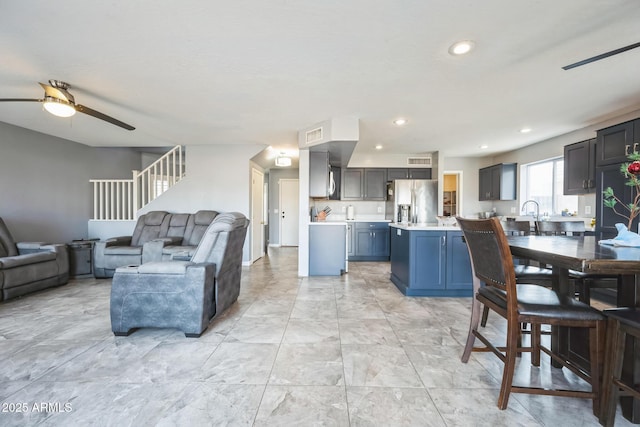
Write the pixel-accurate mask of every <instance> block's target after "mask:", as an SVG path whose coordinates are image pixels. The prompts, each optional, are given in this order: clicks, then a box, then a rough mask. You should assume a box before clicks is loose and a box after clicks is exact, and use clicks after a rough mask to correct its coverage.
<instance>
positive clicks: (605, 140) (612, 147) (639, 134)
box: [596, 119, 640, 167]
mask: <svg viewBox="0 0 640 427" xmlns="http://www.w3.org/2000/svg"><path fill="white" fill-rule="evenodd" d="M638 151H640V119H636V120H631V121H628V122H624V123H620V124H617V125H615V126H610V127H608V128H604V129H600V130H599V131H598V134H597V144H596V166H598V167H600V166H606V165H612V164H616V163H624V162H626V161H627V160H628V159H627V156H628V155H629V154H631V153H632V152H638Z"/></svg>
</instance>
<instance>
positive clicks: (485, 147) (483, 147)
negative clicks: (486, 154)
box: [480, 144, 489, 150]
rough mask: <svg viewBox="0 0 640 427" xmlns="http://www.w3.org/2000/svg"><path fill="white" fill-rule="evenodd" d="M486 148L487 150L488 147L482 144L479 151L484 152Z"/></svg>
mask: <svg viewBox="0 0 640 427" xmlns="http://www.w3.org/2000/svg"><path fill="white" fill-rule="evenodd" d="M487 148H489V146H488V145H487V144H482V145H481V146H480V149H481V150H486V149H487Z"/></svg>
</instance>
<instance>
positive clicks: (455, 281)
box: [447, 231, 472, 295]
mask: <svg viewBox="0 0 640 427" xmlns="http://www.w3.org/2000/svg"><path fill="white" fill-rule="evenodd" d="M471 274H472V273H471V260H470V258H469V250H468V249H467V244H466V242H465V241H464V236H463V235H462V231H447V289H451V290H454V289H460V290H463V291H469V292H470V290H471V280H472V275H471ZM469 295H471V294H470V293H469Z"/></svg>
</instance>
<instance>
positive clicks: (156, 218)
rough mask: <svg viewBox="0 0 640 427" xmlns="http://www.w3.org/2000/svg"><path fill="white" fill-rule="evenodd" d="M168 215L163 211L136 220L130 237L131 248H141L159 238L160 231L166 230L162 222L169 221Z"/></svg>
mask: <svg viewBox="0 0 640 427" xmlns="http://www.w3.org/2000/svg"><path fill="white" fill-rule="evenodd" d="M168 215H169V213H168V212H165V211H151V212H148V213H146V214H144V215H142V216H141V217H140V218H138V222H137V223H136V228H135V229H134V230H133V236H131V246H142V245H144V244H145V243H146V242H148V241H150V240H153V239H157V238H158V237H161V236H160V233H161V231H162V229H163V228H165V229H166V224H163V222H164V221H165V220H166V221H169V219H170V217H168Z"/></svg>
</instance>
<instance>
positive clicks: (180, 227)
mask: <svg viewBox="0 0 640 427" xmlns="http://www.w3.org/2000/svg"><path fill="white" fill-rule="evenodd" d="M190 217H191V215H189V214H175V213H174V214H171V215H169V220H168V221H163V222H162V230H161V231H160V237H177V236H179V237H183V236H184V233H185V230H186V228H187V224H188V223H189V218H190Z"/></svg>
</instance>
